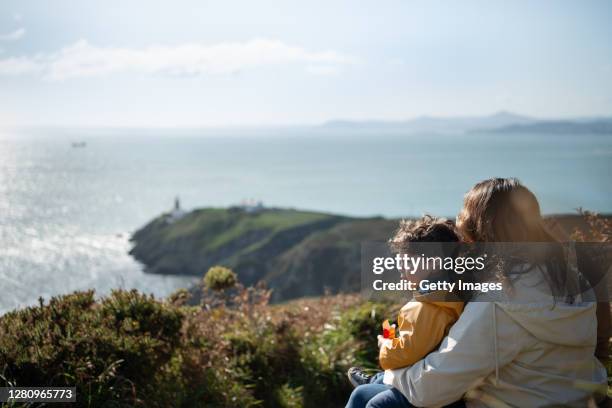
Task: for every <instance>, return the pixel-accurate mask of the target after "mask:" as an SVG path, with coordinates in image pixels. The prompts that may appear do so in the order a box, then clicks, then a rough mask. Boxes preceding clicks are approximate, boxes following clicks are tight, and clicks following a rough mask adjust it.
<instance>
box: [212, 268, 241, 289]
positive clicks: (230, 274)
mask: <svg viewBox="0 0 612 408" xmlns="http://www.w3.org/2000/svg"><path fill="white" fill-rule="evenodd" d="M237 283H238V277H237V275H236V273H235V272H234V271H232V270H231V269H229V268H226V267H224V266H213V267H212V268H210V269H209V270H208V272H206V275H204V286H206V287H207V288H208V289H210V290H216V291H222V290H225V289H230V288H233V287H234V286H236V284H237Z"/></svg>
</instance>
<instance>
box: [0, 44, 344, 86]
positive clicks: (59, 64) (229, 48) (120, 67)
mask: <svg viewBox="0 0 612 408" xmlns="http://www.w3.org/2000/svg"><path fill="white" fill-rule="evenodd" d="M354 62H355V59H354V58H352V57H349V56H345V55H342V54H339V53H337V52H335V51H316V52H314V51H308V50H306V49H304V48H301V47H297V46H291V45H287V44H285V43H283V42H281V41H278V40H268V39H254V40H250V41H245V42H224V43H219V44H214V45H203V44H198V43H191V44H182V45H176V46H163V45H156V46H150V47H145V48H141V49H134V48H114V47H97V46H95V45H92V44H90V43H89V42H87V41H86V40H80V41H78V42H76V43H75V44H73V45H70V46H68V47H65V48H63V49H61V50H59V51H57V52H54V53H48V54H37V55H34V56H26V57H12V58H7V59H0V74H4V75H19V74H32V73H35V74H39V75H41V76H42V77H43V78H45V79H48V80H64V79H69V78H83V77H97V76H104V75H110V74H114V73H125V72H136V73H146V74H165V75H173V76H193V75H215V74H231V73H235V72H238V71H242V70H247V69H253V68H257V67H265V66H276V65H303V66H305V67H306V69H307V70H309V71H312V70H311V69H308V67H311V66H325V67H327V70H328V71H329V70H332V69H333V70H336V71H337V70H339V69H340V67H341V66H344V65H348V64H352V63H354Z"/></svg>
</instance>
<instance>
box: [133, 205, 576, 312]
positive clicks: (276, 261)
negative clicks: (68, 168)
mask: <svg viewBox="0 0 612 408" xmlns="http://www.w3.org/2000/svg"><path fill="white" fill-rule="evenodd" d="M397 222H398V220H394V219H385V218H381V217H375V218H351V217H343V216H338V215H332V214H325V213H317V212H308V211H298V210H292V209H272V208H271V209H264V210H262V211H259V212H247V211H244V210H242V209H240V208H228V209H220V208H205V209H199V210H195V211H192V212H190V213H188V214H186V215H185V216H184V217H183V218H181V219H179V220H177V221H172V218H171V216H170V215H168V214H165V215H162V216H160V217H158V218H156V219H154V220H153V221H151V222H150V223H149V224H147V225H146V226H144V227H143V228H142V229H140V230H138V231H137V232H136V233H135V234H134V235H133V238H132V239H133V241H134V244H135V245H134V248H133V249H132V251H131V254H132V255H133V256H134V257H135V258H136V259H138V260H139V261H141V262H142V263H144V264H145V265H146V267H147V271H148V272H151V273H161V274H183V275H193V276H202V274H203V273H204V272H205V271H206V270H208V268H210V267H211V266H213V265H217V264H219V265H225V266H227V267H230V268H232V269H233V270H235V271H236V272H237V273H238V277H239V279H240V281H241V282H243V283H244V284H246V285H252V284H255V283H257V282H258V281H260V280H263V281H265V282H267V283H268V285H269V286H270V287H271V288H274V293H273V298H272V300H273V301H281V300H287V299H294V298H298V297H302V296H318V295H321V294H323V293H324V292H325V291H331V292H332V293H339V292H354V291H357V290H358V289H359V286H360V248H361V243H362V242H364V241H386V240H387V239H388V238H389V237H390V236H391V234H392V233H393V231H394V230H395V228H396V227H397ZM547 223H548V224H549V226H550V229H551V230H552V231H553V232H554V234H555V235H557V236H558V237H559V238H560V239H567V237H568V235H569V234H570V233H571V232H572V231H574V230H575V229H576V228H586V227H587V225H586V224H585V218H584V217H582V216H580V215H560V216H552V217H548V219H547Z"/></svg>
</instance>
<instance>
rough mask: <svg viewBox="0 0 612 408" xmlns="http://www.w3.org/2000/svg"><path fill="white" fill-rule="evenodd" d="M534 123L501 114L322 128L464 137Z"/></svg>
mask: <svg viewBox="0 0 612 408" xmlns="http://www.w3.org/2000/svg"><path fill="white" fill-rule="evenodd" d="M534 122H537V119H534V118H530V117H528V116H522V115H517V114H514V113H510V112H505V111H502V112H498V113H495V114H493V115H489V116H464V117H449V118H439V117H432V116H421V117H418V118H415V119H410V120H404V121H383V120H366V121H350V120H334V121H330V122H327V123H325V124H323V125H322V126H321V128H324V129H328V130H357V131H363V132H368V131H392V132H407V133H416V132H436V133H463V132H467V131H471V130H475V129H487V128H500V127H504V126H511V125H527V124H531V123H534Z"/></svg>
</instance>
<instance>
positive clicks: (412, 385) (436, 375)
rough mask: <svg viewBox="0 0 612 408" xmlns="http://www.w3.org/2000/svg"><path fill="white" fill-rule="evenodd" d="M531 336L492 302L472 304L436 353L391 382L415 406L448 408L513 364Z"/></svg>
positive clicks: (467, 307)
mask: <svg viewBox="0 0 612 408" xmlns="http://www.w3.org/2000/svg"><path fill="white" fill-rule="evenodd" d="M529 338H530V336H529V335H527V333H526V332H525V331H524V329H522V328H521V327H520V326H518V324H516V323H515V322H514V321H513V320H512V319H511V318H510V317H509V316H508V315H507V314H506V313H505V312H504V311H503V310H502V309H500V308H499V307H497V306H496V305H495V303H492V302H471V303H469V304H467V305H466V307H465V310H464V312H463V314H462V315H461V317H460V318H459V320H458V321H457V322H456V323H455V324H454V326H453V327H452V328H451V330H450V332H449V334H448V336H447V337H446V338H444V340H443V341H442V344H441V345H440V348H439V349H438V350H437V351H434V352H432V353H430V354H429V355H428V356H427V357H425V358H424V359H422V360H420V361H417V362H416V363H415V364H414V365H413V366H412V367H411V368H410V369H408V370H405V371H403V372H401V374H400V373H399V372H398V373H397V374H398V375H394V376H393V380H392V382H393V384H392V385H393V386H394V387H395V388H397V389H399V390H400V391H401V392H402V393H403V394H404V395H405V396H406V397H407V398H408V400H409V401H410V402H411V403H412V404H414V405H416V406H436V405H445V404H450V403H452V402H454V401H457V400H459V399H461V398H462V397H463V395H464V394H465V393H466V392H467V391H468V390H470V389H472V388H474V387H475V386H476V385H477V384H478V383H479V382H480V381H481V380H482V379H484V378H485V377H487V376H488V375H490V374H495V373H496V370H498V369H499V368H500V367H502V366H503V365H505V364H507V363H508V362H510V361H512V360H513V359H514V358H515V357H516V355H517V354H518V352H519V351H520V350H521V349H522V347H523V346H524V345H525V342H526V341H529Z"/></svg>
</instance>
